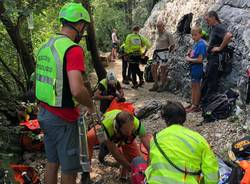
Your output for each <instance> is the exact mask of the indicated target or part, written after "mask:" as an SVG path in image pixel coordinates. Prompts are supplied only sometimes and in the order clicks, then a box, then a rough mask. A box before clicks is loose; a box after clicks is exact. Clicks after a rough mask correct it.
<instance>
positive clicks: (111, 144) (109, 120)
mask: <svg viewBox="0 0 250 184" xmlns="http://www.w3.org/2000/svg"><path fill="white" fill-rule="evenodd" d="M101 124H102V125H101V126H102V128H103V131H104V132H103V133H104V134H105V136H102V137H105V138H103V139H102V140H100V138H99V139H98V135H97V134H96V132H99V131H95V130H94V128H92V129H90V130H89V132H88V144H89V153H90V157H92V154H93V147H94V146H95V145H96V144H98V143H103V144H105V145H106V146H107V147H108V150H109V151H110V152H111V154H112V155H113V156H114V158H115V159H116V160H117V161H118V162H119V164H121V165H122V166H123V169H122V170H121V178H122V179H126V178H127V177H126V176H127V174H128V172H127V171H129V170H131V161H132V160H133V158H135V157H137V156H139V155H141V152H140V149H139V147H138V145H137V142H136V139H135V138H136V137H137V136H138V137H139V138H140V140H141V142H142V143H143V145H144V146H145V147H146V148H147V149H148V148H149V141H148V137H147V135H146V130H145V127H144V125H143V124H142V123H141V122H140V121H139V120H138V119H137V118H136V117H134V116H133V115H132V114H131V113H129V112H126V111H121V110H112V111H109V112H106V113H105V114H104V118H103V120H102V123H101ZM97 126H99V127H96V129H98V128H100V125H97ZM118 147H120V148H121V149H122V152H121V151H119V149H118Z"/></svg>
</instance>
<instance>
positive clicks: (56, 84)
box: [36, 35, 76, 107]
mask: <svg viewBox="0 0 250 184" xmlns="http://www.w3.org/2000/svg"><path fill="white" fill-rule="evenodd" d="M57 41H59V42H57ZM74 45H76V44H75V43H74V42H73V41H72V40H70V39H69V38H68V37H66V36H64V35H60V36H56V37H53V38H51V39H50V40H49V41H48V42H47V43H46V44H44V45H43V46H42V47H41V48H40V49H39V51H38V54H37V66H36V81H37V83H36V97H37V99H38V100H40V101H42V102H45V103H47V104H48V105H50V106H54V107H62V98H63V80H64V79H63V63H64V55H65V53H66V51H67V50H68V48H70V47H72V46H74ZM72 100H73V99H72Z"/></svg>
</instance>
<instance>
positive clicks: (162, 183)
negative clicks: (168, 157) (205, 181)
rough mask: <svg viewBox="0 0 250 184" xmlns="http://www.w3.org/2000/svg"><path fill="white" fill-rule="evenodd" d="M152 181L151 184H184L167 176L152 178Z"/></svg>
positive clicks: (184, 183)
mask: <svg viewBox="0 0 250 184" xmlns="http://www.w3.org/2000/svg"><path fill="white" fill-rule="evenodd" d="M152 180H153V181H154V182H153V183H152V184H156V183H157V184H186V182H179V181H176V180H173V179H171V178H169V177H167V176H153V177H152ZM150 184H151V183H150ZM197 184H198V183H197Z"/></svg>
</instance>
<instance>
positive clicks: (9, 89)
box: [0, 76, 11, 91]
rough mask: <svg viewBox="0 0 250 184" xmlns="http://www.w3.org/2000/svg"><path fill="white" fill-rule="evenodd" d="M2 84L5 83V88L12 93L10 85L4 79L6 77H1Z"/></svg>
mask: <svg viewBox="0 0 250 184" xmlns="http://www.w3.org/2000/svg"><path fill="white" fill-rule="evenodd" d="M0 82H2V83H3V85H4V87H5V88H6V89H7V90H8V91H11V88H10V86H9V85H8V83H7V82H6V80H5V79H4V77H2V76H0Z"/></svg>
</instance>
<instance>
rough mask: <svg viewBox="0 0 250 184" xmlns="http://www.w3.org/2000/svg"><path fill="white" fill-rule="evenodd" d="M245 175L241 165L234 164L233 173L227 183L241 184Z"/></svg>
mask: <svg viewBox="0 0 250 184" xmlns="http://www.w3.org/2000/svg"><path fill="white" fill-rule="evenodd" d="M243 176H244V172H243V170H242V169H241V168H240V167H239V166H237V165H234V166H233V167H232V172H231V175H230V176H229V178H228V180H227V184H240V183H241V179H242V178H243Z"/></svg>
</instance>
